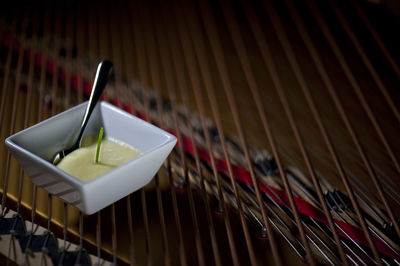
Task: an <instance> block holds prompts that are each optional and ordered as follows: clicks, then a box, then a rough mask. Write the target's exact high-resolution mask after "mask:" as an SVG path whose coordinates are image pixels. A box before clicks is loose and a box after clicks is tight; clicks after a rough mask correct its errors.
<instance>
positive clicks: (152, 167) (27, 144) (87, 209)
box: [5, 102, 176, 214]
mask: <svg viewBox="0 0 400 266" xmlns="http://www.w3.org/2000/svg"><path fill="white" fill-rule="evenodd" d="M86 105H87V102H85V103H82V104H80V105H78V106H75V107H73V108H71V109H69V110H67V111H65V112H63V113H60V114H58V115H56V116H54V117H51V118H49V119H47V120H45V121H43V122H40V123H38V124H36V125H34V126H32V127H30V128H27V129H25V130H22V131H20V132H18V133H16V134H14V135H12V136H10V137H8V138H7V139H6V141H5V143H6V145H7V147H8V149H9V150H10V151H11V153H12V154H13V155H14V156H15V158H16V159H17V161H18V162H19V163H20V165H21V166H22V167H23V168H24V170H25V172H26V173H27V175H28V176H29V177H30V178H31V179H32V181H33V182H34V183H35V184H36V185H37V186H39V187H42V188H43V189H45V190H47V191H48V192H49V193H51V194H52V195H55V196H57V197H59V198H61V199H63V200H64V201H65V202H67V203H69V204H71V205H74V206H75V207H77V208H78V209H79V210H81V211H82V212H84V213H86V214H93V213H95V212H96V211H98V210H100V209H102V208H104V207H106V206H108V205H110V204H111V203H113V202H115V201H117V200H119V199H121V198H123V197H125V196H126V195H128V194H130V193H132V192H134V191H136V190H138V189H140V188H142V187H143V186H145V185H146V184H147V183H149V182H150V181H151V179H152V178H153V177H154V175H155V174H156V172H157V171H158V169H159V168H160V167H161V165H162V163H163V162H164V160H165V159H166V158H167V156H168V155H169V153H170V152H171V150H172V149H173V147H174V146H175V144H176V137H175V136H173V135H171V134H169V133H168V132H165V131H164V130H162V129H160V128H158V127H155V126H153V125H151V124H149V123H147V122H145V121H143V120H141V119H139V118H137V117H135V116H133V115H131V114H129V113H127V112H125V111H123V110H121V109H119V108H117V107H115V106H113V105H111V104H109V103H107V102H99V103H98V104H97V106H96V108H95V109H94V110H93V114H92V117H91V118H90V121H89V123H88V125H87V128H86V130H85V133H84V135H96V134H98V132H99V129H100V127H104V134H105V137H107V136H110V137H113V138H114V139H117V140H120V141H123V142H125V143H127V144H129V145H131V146H132V147H134V148H136V149H138V150H139V151H140V152H141V154H140V155H139V156H137V157H136V158H134V159H132V160H131V161H129V162H126V163H124V164H122V165H120V166H118V167H116V168H114V169H112V170H111V171H109V172H107V173H105V174H103V175H101V176H98V177H96V178H94V179H92V180H90V181H86V182H83V181H80V180H78V179H77V178H75V177H73V176H71V175H69V174H67V173H65V172H64V171H62V170H61V169H59V168H57V167H56V166H55V165H53V164H52V163H51V162H50V161H51V160H52V157H53V156H54V154H55V153H56V152H58V151H60V150H62V149H64V148H65V146H66V145H67V143H68V142H69V141H68V140H70V139H73V136H71V132H77V131H78V127H79V125H80V122H81V120H82V117H83V114H84V112H85V109H86Z"/></svg>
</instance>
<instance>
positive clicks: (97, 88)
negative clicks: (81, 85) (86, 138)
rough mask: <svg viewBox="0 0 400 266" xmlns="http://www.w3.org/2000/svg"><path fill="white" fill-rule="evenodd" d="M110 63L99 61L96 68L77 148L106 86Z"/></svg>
mask: <svg viewBox="0 0 400 266" xmlns="http://www.w3.org/2000/svg"><path fill="white" fill-rule="evenodd" d="M112 67H113V65H112V63H111V62H110V61H107V60H106V61H101V62H100V63H99V65H98V67H97V71H96V77H95V79H94V83H93V87H92V92H91V94H90V98H89V103H88V105H87V107H86V112H85V115H84V117H83V120H82V124H81V128H80V130H79V135H78V138H77V140H76V143H75V146H78V147H79V143H80V142H81V138H82V135H83V132H84V131H85V128H86V125H87V123H88V121H89V117H90V115H91V114H92V112H93V109H94V107H95V106H96V104H97V102H98V100H99V99H100V96H101V94H102V93H103V90H104V88H105V86H106V84H107V80H108V77H109V75H110V73H111V70H112Z"/></svg>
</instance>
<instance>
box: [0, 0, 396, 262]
mask: <svg viewBox="0 0 400 266" xmlns="http://www.w3.org/2000/svg"><path fill="white" fill-rule="evenodd" d="M2 6H3V7H2V8H1V9H0V86H1V96H0V97H1V106H0V108H1V109H0V127H1V139H2V140H4V139H5V138H6V137H8V136H9V135H11V134H13V133H15V132H18V131H20V130H22V129H24V128H26V127H29V126H31V125H34V124H36V123H38V122H40V121H42V120H44V119H46V118H49V117H51V116H53V115H55V114H57V113H60V112H62V111H64V110H66V109H68V108H70V107H72V106H75V105H77V104H79V103H81V102H83V101H85V100H87V99H88V97H89V94H90V90H91V84H92V81H93V78H94V73H95V70H96V67H97V64H98V62H99V61H101V60H105V59H108V60H111V61H112V62H113V64H114V75H113V77H112V79H111V80H110V83H109V85H108V86H107V88H106V90H105V92H104V95H103V96H104V97H103V100H105V101H108V102H111V103H112V104H114V105H116V106H118V107H120V108H122V109H124V110H125V111H127V112H130V113H132V114H134V115H136V116H139V117H140V118H142V119H145V120H148V121H150V122H151V123H154V124H156V125H157V126H160V127H162V128H164V129H166V130H168V131H170V132H172V133H173V134H175V135H176V136H177V137H178V140H179V144H178V145H177V146H176V148H175V150H174V151H173V153H172V154H171V156H170V157H169V159H168V160H167V161H166V162H165V164H164V166H163V167H162V169H161V170H160V172H159V173H158V174H157V176H156V177H155V179H154V180H153V181H152V183H151V184H149V185H148V186H147V187H145V188H143V189H141V190H140V191H137V192H134V193H132V194H131V195H130V196H128V197H127V198H124V199H121V200H120V201H118V202H116V203H115V204H113V205H112V206H110V207H107V208H106V209H104V210H102V211H100V212H99V213H97V214H95V215H91V216H86V215H84V214H81V213H79V211H78V210H77V209H75V208H73V207H71V206H68V205H67V204H64V203H63V202H62V201H61V200H59V199H57V198H56V197H53V196H51V195H48V194H47V192H46V191H44V190H42V189H41V188H36V187H34V186H33V184H32V182H31V180H30V179H29V178H28V177H27V176H26V175H25V173H24V172H23V171H22V170H21V169H20V167H19V165H18V164H17V162H16V161H15V160H14V158H12V157H11V156H10V154H9V153H8V151H7V149H6V147H5V145H0V173H1V184H0V185H1V188H2V190H1V191H2V203H1V204H2V210H3V209H4V208H7V210H10V212H12V213H13V214H15V213H18V214H19V215H20V216H19V217H21V220H22V221H23V223H26V224H28V223H29V222H33V223H34V225H35V226H37V227H36V228H41V229H42V231H40V229H35V231H34V232H33V233H32V234H29V232H28V231H29V228H30V227H29V226H28V227H27V229H26V234H25V235H24V236H23V237H22V236H21V235H19V236H18V234H16V235H14V236H12V235H11V236H10V234H11V233H12V230H11V229H15V228H11V227H10V226H11V225H9V222H7V223H6V222H4V221H6V220H5V219H6V218H9V219H11V218H10V217H12V216H10V215H11V214H8V216H7V215H5V214H4V213H3V214H4V215H5V216H4V217H3V216H2V218H1V220H0V229H1V230H0V232H1V234H2V235H4V237H3V236H2V239H0V243H1V244H0V247H1V248H0V253H1V254H2V257H1V260H0V261H2V262H4V263H7V262H8V263H17V264H26V263H29V261H30V263H31V264H33V265H36V264H44V263H45V262H47V261H48V262H49V263H53V264H63V265H74V264H75V263H81V264H82V265H90V264H96V263H105V264H107V263H114V264H120V265H125V264H131V265H136V264H138V265H144V264H148V265H150V264H152V265H162V264H167V265H178V264H183V265H188V264H189V265H213V264H216V265H231V264H234V265H250V264H251V265H259V264H262V265H265V264H273V265H279V264H281V263H282V264H289V265H297V264H301V263H309V264H312V265H313V264H331V265H332V264H333V265H334V264H342V263H345V262H347V263H349V264H357V265H359V264H360V265H361V264H363V265H368V264H373V263H377V264H387V265H391V264H396V263H397V264H399V263H400V260H399V257H400V255H399V254H400V249H399V244H400V242H399V236H400V230H399V219H398V217H399V215H400V193H399V191H400V187H399V184H400V182H399V178H400V175H399V174H400V164H399V160H398V156H399V153H400V142H399V141H398V135H399V123H400V112H399V100H400V93H399V78H400V68H399V60H400V52H399V49H398V47H400V43H399V38H398V29H399V28H400V18H399V13H400V11H399V10H400V9H399V4H398V2H396V1H361V0H359V1H355V0H354V1H334V0H331V1H328V0H323V1H315V0H301V1H292V0H285V1H272V0H271V1H261V0H254V1H245V0H243V1H228V0H220V1H181V0H172V1H161V0H160V1H122V0H116V1H45V2H40V1H38V2H36V1H35V2H30V1H26V2H22V1H10V2H7V3H2ZM3 143H4V142H3ZM254 184H257V185H256V186H254ZM295 205H296V206H295ZM7 221H9V220H7ZM13 221H15V220H13ZM11 224H12V222H11ZM7 226H8V227H7ZM10 228H11V229H10ZM45 230H48V231H49V232H52V233H53V234H54V236H55V237H56V239H58V240H57V241H59V242H58V248H59V250H60V252H58V253H57V254H55V253H54V252H53V253H54V254H53V253H52V252H50V253H49V254H47V253H46V252H41V249H39V252H31V253H29V252H28V253H29V256H27V255H26V253H27V252H25V251H27V250H28V251H29V246H30V245H33V242H34V241H33V240H29V241H28V240H27V241H25V242H23V241H22V242H21V239H32V237H31V238H29V236H32V235H41V234H43V235H45V234H46V233H45V232H46V231H45ZM14 231H15V230H14ZM14 238H15V239H14ZM18 239H19V240H20V241H19V242H18V241H17V240H18ZM38 239H39V238H38ZM40 239H41V238H40ZM42 240H43V239H41V240H38V242H37V243H36V245H38V246H40V248H41V246H46V245H48V243H46V242H44V240H43V241H42ZM64 240H65V241H64ZM41 241H42V242H41ZM20 243H24V245H23V247H20V246H19V245H18V244H20ZM27 248H28V249H27ZM19 249H20V251H19ZM50 250H52V249H50ZM56 250H57V249H56ZM82 250H85V253H81V251H82ZM76 251H78V252H76ZM74 252H75V253H74ZM65 254H68V256H67V255H65ZM81 254H85V256H83V255H82V256H81ZM88 254H89V255H90V256H89V255H88ZM64 255H65V256H64ZM41 256H42V257H43V258H45V259H42V260H40V259H41V258H42V257H41Z"/></svg>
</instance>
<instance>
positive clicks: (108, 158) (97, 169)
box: [57, 138, 140, 181]
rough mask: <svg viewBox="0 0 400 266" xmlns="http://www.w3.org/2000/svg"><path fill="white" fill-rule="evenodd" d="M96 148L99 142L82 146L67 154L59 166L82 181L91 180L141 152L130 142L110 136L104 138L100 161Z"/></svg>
mask: <svg viewBox="0 0 400 266" xmlns="http://www.w3.org/2000/svg"><path fill="white" fill-rule="evenodd" d="M96 148H97V143H94V144H91V145H88V146H86V147H81V148H79V149H77V150H75V151H73V152H71V153H70V154H68V155H67V156H65V158H64V159H62V160H61V162H60V163H59V164H57V167H59V168H60V169H61V170H63V171H65V172H66V173H68V174H70V175H72V176H74V177H76V178H77V179H79V180H81V181H89V180H91V179H93V178H95V177H97V176H100V175H102V174H104V173H106V172H108V171H110V170H111V169H113V168H115V167H117V166H119V165H121V164H123V163H126V162H127V161H130V160H132V159H133V158H135V157H136V156H138V155H139V154H140V152H139V151H138V150H135V149H134V148H132V147H131V146H129V145H128V144H125V143H123V142H120V141H116V140H113V139H109V138H108V139H103V140H102V142H101V146H100V155H99V162H98V163H96V162H95V157H96Z"/></svg>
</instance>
